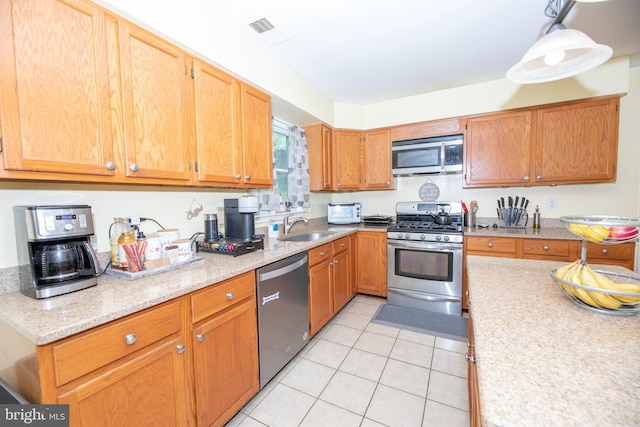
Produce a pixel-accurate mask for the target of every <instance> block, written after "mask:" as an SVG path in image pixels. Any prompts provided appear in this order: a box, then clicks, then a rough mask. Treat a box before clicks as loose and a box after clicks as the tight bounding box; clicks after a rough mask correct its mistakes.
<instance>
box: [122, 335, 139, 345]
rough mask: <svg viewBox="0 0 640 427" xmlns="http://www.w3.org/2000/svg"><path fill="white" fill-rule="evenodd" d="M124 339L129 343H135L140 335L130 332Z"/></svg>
mask: <svg viewBox="0 0 640 427" xmlns="http://www.w3.org/2000/svg"><path fill="white" fill-rule="evenodd" d="M124 341H125V342H126V343H127V345H134V344H135V343H136V341H138V336H137V335H136V334H129V335H127V336H126V337H124Z"/></svg>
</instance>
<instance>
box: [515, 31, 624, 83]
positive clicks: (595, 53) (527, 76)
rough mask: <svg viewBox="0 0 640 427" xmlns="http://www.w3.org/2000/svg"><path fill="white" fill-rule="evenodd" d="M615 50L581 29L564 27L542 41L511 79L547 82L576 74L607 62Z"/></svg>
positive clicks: (519, 63)
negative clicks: (590, 36) (592, 38)
mask: <svg viewBox="0 0 640 427" xmlns="http://www.w3.org/2000/svg"><path fill="white" fill-rule="evenodd" d="M612 53H613V51H612V49H611V48H610V47H609V46H605V45H602V44H597V43H595V42H594V41H593V40H591V38H589V36H587V35H586V34H584V33H583V32H581V31H578V30H572V29H561V30H556V31H554V32H552V33H550V34H547V35H546V36H544V37H543V38H541V39H540V40H538V41H537V42H536V43H535V44H534V45H533V46H531V48H530V49H529V50H528V51H527V53H526V54H525V55H524V57H523V58H522V60H521V61H520V62H518V63H517V64H516V65H514V66H513V67H511V69H510V70H509V71H508V72H507V78H508V79H509V80H511V81H513V82H516V83H523V84H527V83H543V82H549V81H553V80H560V79H564V78H566V77H571V76H575V75H576V74H580V73H582V72H583V71H587V70H590V69H591V68H595V67H597V66H599V65H602V64H604V63H605V62H606V61H607V60H608V59H609V58H611V55H612Z"/></svg>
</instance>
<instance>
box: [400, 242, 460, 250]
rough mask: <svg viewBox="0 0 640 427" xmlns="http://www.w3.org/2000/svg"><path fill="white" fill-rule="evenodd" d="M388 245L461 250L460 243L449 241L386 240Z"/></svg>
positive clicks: (408, 247) (407, 247)
mask: <svg viewBox="0 0 640 427" xmlns="http://www.w3.org/2000/svg"><path fill="white" fill-rule="evenodd" d="M387 245H388V246H393V247H396V248H406V249H431V250H438V251H444V250H450V251H461V252H462V244H460V243H459V244H455V243H453V244H450V243H439V242H417V241H413V240H387Z"/></svg>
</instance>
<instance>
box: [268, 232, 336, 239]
mask: <svg viewBox="0 0 640 427" xmlns="http://www.w3.org/2000/svg"><path fill="white" fill-rule="evenodd" d="M332 234H333V233H326V232H320V231H318V232H315V233H305V234H296V235H293V236H283V237H280V238H279V239H278V240H283V241H285V242H311V241H313V240H317V239H321V238H323V237H327V236H330V235H332Z"/></svg>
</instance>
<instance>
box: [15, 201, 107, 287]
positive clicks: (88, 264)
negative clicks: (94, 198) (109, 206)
mask: <svg viewBox="0 0 640 427" xmlns="http://www.w3.org/2000/svg"><path fill="white" fill-rule="evenodd" d="M13 214H14V221H15V228H16V244H17V247H18V266H19V270H18V276H19V279H20V288H21V291H22V293H23V294H25V295H27V296H30V297H32V298H36V299H40V298H49V297H53V296H56V295H62V294H66V293H69V292H73V291H77V290H80V289H85V288H88V287H90V286H95V285H97V284H98V279H97V273H98V271H99V270H100V265H99V262H98V258H97V257H96V254H95V252H94V251H93V248H92V247H91V244H90V242H91V240H90V239H91V236H92V235H93V217H92V214H91V207H90V206H87V205H70V206H61V205H57V206H14V207H13Z"/></svg>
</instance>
